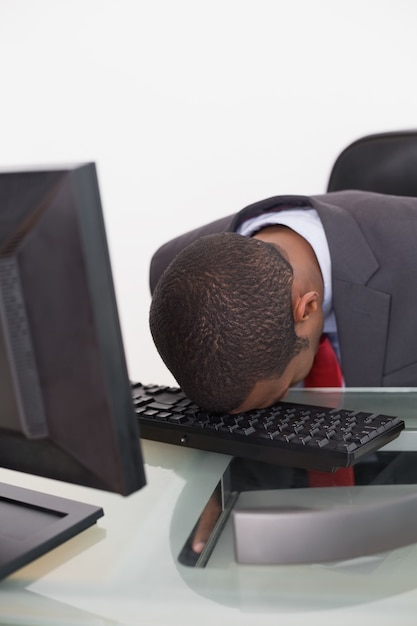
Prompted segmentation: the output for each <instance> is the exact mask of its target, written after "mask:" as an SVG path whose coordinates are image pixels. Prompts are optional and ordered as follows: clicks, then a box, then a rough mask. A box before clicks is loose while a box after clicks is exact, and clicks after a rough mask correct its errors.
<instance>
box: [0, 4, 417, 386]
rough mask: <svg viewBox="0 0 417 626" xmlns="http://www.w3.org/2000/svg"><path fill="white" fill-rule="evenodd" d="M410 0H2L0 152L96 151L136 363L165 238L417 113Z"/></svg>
mask: <svg viewBox="0 0 417 626" xmlns="http://www.w3.org/2000/svg"><path fill="white" fill-rule="evenodd" d="M416 18H417V3H416V2H415V0H396V1H395V2H394V1H393V0H282V1H281V0H210V1H209V0H0V58H1V72H0V85H1V90H0V166H9V165H20V164H25V165H26V164H32V163H33V164H35V163H42V164H45V163H60V162H68V161H74V160H75V161H83V160H94V161H96V163H97V166H98V171H99V177H100V183H101V191H102V200H103V205H104V210H105V218H106V224H107V230H108V238H109V244H110V250H111V256H112V263H113V271H114V279H115V283H116V289H117V294H118V301H119V309H120V316H121V322H122V330H123V335H124V339H125V345H126V353H127V359H128V366H129V373H130V375H131V377H132V378H136V379H140V380H142V381H144V382H163V383H165V382H168V383H170V382H172V378H171V376H170V374H169V373H168V372H167V371H166V369H165V367H164V366H163V364H162V362H161V361H160V359H159V356H158V355H157V353H156V351H155V349H154V347H153V344H152V341H151V338H150V334H149V331H148V325H147V315H148V308H149V303H150V297H149V291H148V267H149V261H150V257H151V255H152V252H153V251H154V250H155V249H156V248H157V247H158V246H159V245H160V244H161V243H163V242H164V241H166V240H167V239H168V238H170V237H172V236H175V235H176V234H179V233H181V232H183V231H184V230H188V229H189V228H191V227H193V226H197V225H200V224H202V223H204V222H207V221H210V220H212V219H214V218H216V217H220V216H223V215H225V214H228V213H231V212H233V211H236V210H238V209H240V208H242V207H243V206H245V205H246V204H248V203H250V202H253V201H256V200H258V199H261V198H264V197H267V196H269V195H274V194H280V193H306V194H313V193H321V192H323V191H324V190H325V188H326V184H327V180H328V175H329V172H330V168H331V165H332V164H333V161H334V160H335V158H336V156H337V155H338V153H339V152H340V151H341V150H342V149H343V148H344V147H345V146H346V145H347V144H348V143H350V142H351V141H353V140H354V139H356V138H358V137H360V136H362V135H365V134H369V133H372V132H379V131H385V130H394V129H406V128H412V127H416V126H417V119H416V118H417V89H416V86H415V85H416V47H417V44H416V39H417V38H416V23H417V20H416Z"/></svg>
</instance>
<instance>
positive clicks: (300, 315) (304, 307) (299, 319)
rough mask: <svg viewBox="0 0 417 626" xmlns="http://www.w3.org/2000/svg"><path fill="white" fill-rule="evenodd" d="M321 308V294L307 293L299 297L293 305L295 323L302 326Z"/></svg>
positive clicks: (315, 292)
mask: <svg viewBox="0 0 417 626" xmlns="http://www.w3.org/2000/svg"><path fill="white" fill-rule="evenodd" d="M318 308H319V294H318V292H317V291H307V292H306V293H305V294H303V295H302V296H297V298H296V300H295V302H294V304H293V315H294V323H295V324H301V323H303V322H306V321H308V320H309V319H310V317H311V315H313V314H314V313H316V311H317V310H318Z"/></svg>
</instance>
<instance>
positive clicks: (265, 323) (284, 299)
mask: <svg viewBox="0 0 417 626" xmlns="http://www.w3.org/2000/svg"><path fill="white" fill-rule="evenodd" d="M292 283H293V270H292V267H291V265H290V263H289V262H288V260H287V259H286V258H285V257H284V256H283V254H282V253H281V251H280V250H279V248H278V247H277V246H276V245H274V244H270V243H266V242H263V241H260V240H258V239H252V238H248V237H244V236H242V235H238V234H236V233H221V234H216V235H208V236H206V237H202V238H201V239H198V240H197V241H195V242H194V243H192V244H191V245H189V246H187V247H186V248H185V249H184V250H182V251H181V252H180V253H179V254H178V255H177V256H176V257H175V259H174V260H173V261H172V262H171V264H170V265H169V266H168V268H167V269H166V270H165V272H164V273H163V274H162V276H161V278H160V279H159V281H158V283H157V286H156V288H155V291H154V294H153V299H152V303H151V308H150V317H149V321H150V329H151V333H152V336H153V339H154V342H155V345H156V347H157V349H158V351H159V353H160V355H161V357H162V359H163V361H164V362H165V364H166V366H167V367H168V369H169V370H170V371H171V372H172V374H173V375H174V377H175V379H176V380H177V382H178V384H179V386H180V387H181V388H182V389H183V391H184V392H185V393H186V394H187V395H188V397H189V398H190V399H191V400H193V401H194V402H195V403H197V404H198V405H200V406H201V407H203V408H205V409H207V410H210V411H216V412H219V411H221V412H228V411H231V410H233V409H235V408H237V407H238V406H239V405H240V404H242V403H243V401H244V400H245V398H246V397H247V395H248V394H249V392H250V391H251V390H252V388H253V386H254V385H255V383H256V382H258V381H260V380H268V379H270V378H273V377H279V376H280V375H281V374H282V373H283V371H284V370H285V368H286V367H287V365H288V363H289V362H290V361H291V359H292V358H293V357H294V356H295V355H296V354H298V353H299V352H300V351H301V350H302V349H303V348H304V347H306V345H308V341H307V340H306V339H303V338H300V337H298V336H297V335H296V333H295V329H294V318H293V311H292V299H291V288H292Z"/></svg>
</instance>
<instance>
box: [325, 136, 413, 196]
mask: <svg viewBox="0 0 417 626" xmlns="http://www.w3.org/2000/svg"><path fill="white" fill-rule="evenodd" d="M342 189H361V190H363V191H375V192H379V193H386V194H393V195H397V196H417V130H416V131H412V130H410V131H398V132H387V133H378V134H374V135H368V136H366V137H362V138H361V139H358V140H356V141H354V142H353V143H351V144H350V145H349V146H348V147H347V148H345V149H344V150H343V152H341V154H340V155H339V156H338V158H337V159H336V161H335V163H334V165H333V168H332V171H331V174H330V178H329V183H328V187H327V191H340V190H342Z"/></svg>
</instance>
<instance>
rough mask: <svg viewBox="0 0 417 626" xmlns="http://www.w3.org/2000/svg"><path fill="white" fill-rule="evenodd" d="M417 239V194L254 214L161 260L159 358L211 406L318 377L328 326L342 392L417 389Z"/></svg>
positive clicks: (271, 203) (155, 322)
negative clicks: (313, 373) (315, 370)
mask: <svg viewBox="0 0 417 626" xmlns="http://www.w3.org/2000/svg"><path fill="white" fill-rule="evenodd" d="M208 235H210V236H208ZM242 235H244V236H242ZM416 241H417V199H415V198H405V197H394V196H387V195H382V194H373V193H367V192H359V191H343V192H335V193H329V194H324V195H321V196H315V197H304V196H278V197H274V198H269V199H267V200H264V201H261V202H258V203H256V204H253V205H250V206H249V207H247V208H246V209H243V211H241V212H239V213H238V214H237V215H234V216H229V217H227V218H223V219H221V220H217V221H216V222H213V223H211V224H208V225H207V226H203V227H202V228H199V229H197V230H194V231H192V232H190V233H186V234H185V235H183V236H181V237H178V238H176V239H174V240H173V241H171V242H168V243H167V244H165V245H164V246H162V248H160V250H158V251H157V252H156V254H155V255H154V257H153V259H152V264H151V274H150V282H151V290H152V291H153V300H152V305H151V311H150V326H151V332H152V335H153V337H154V341H155V344H156V346H157V349H158V350H159V352H160V354H161V356H162V358H163V360H164V361H165V363H166V365H167V367H168V368H169V369H170V370H171V371H172V373H173V374H174V376H175V378H176V379H177V381H178V384H179V385H180V386H181V387H182V388H183V389H184V391H185V393H187V395H189V396H190V398H191V399H193V400H194V401H195V402H197V403H198V404H200V405H202V406H204V407H205V408H207V409H210V410H215V411H219V410H220V411H228V412H236V411H243V410H249V409H251V408H260V407H263V406H268V405H270V404H272V403H273V402H274V401H277V400H278V399H280V398H281V397H283V396H284V395H285V393H286V391H287V389H288V387H290V386H292V385H294V384H297V383H299V382H301V381H302V380H303V379H304V378H305V377H306V376H307V374H308V373H309V370H310V369H311V366H312V364H313V360H314V357H315V353H316V351H317V349H318V346H319V342H320V338H321V336H322V332H323V330H324V332H326V333H327V334H329V336H330V337H331V339H332V342H333V344H334V346H335V348H336V351H337V352H338V355H339V359H340V363H341V366H342V372H343V377H344V382H345V384H346V385H348V386H369V387H379V386H389V387H397V386H417V333H415V332H414V327H415V324H416V319H417V288H416V286H417V247H416Z"/></svg>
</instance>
